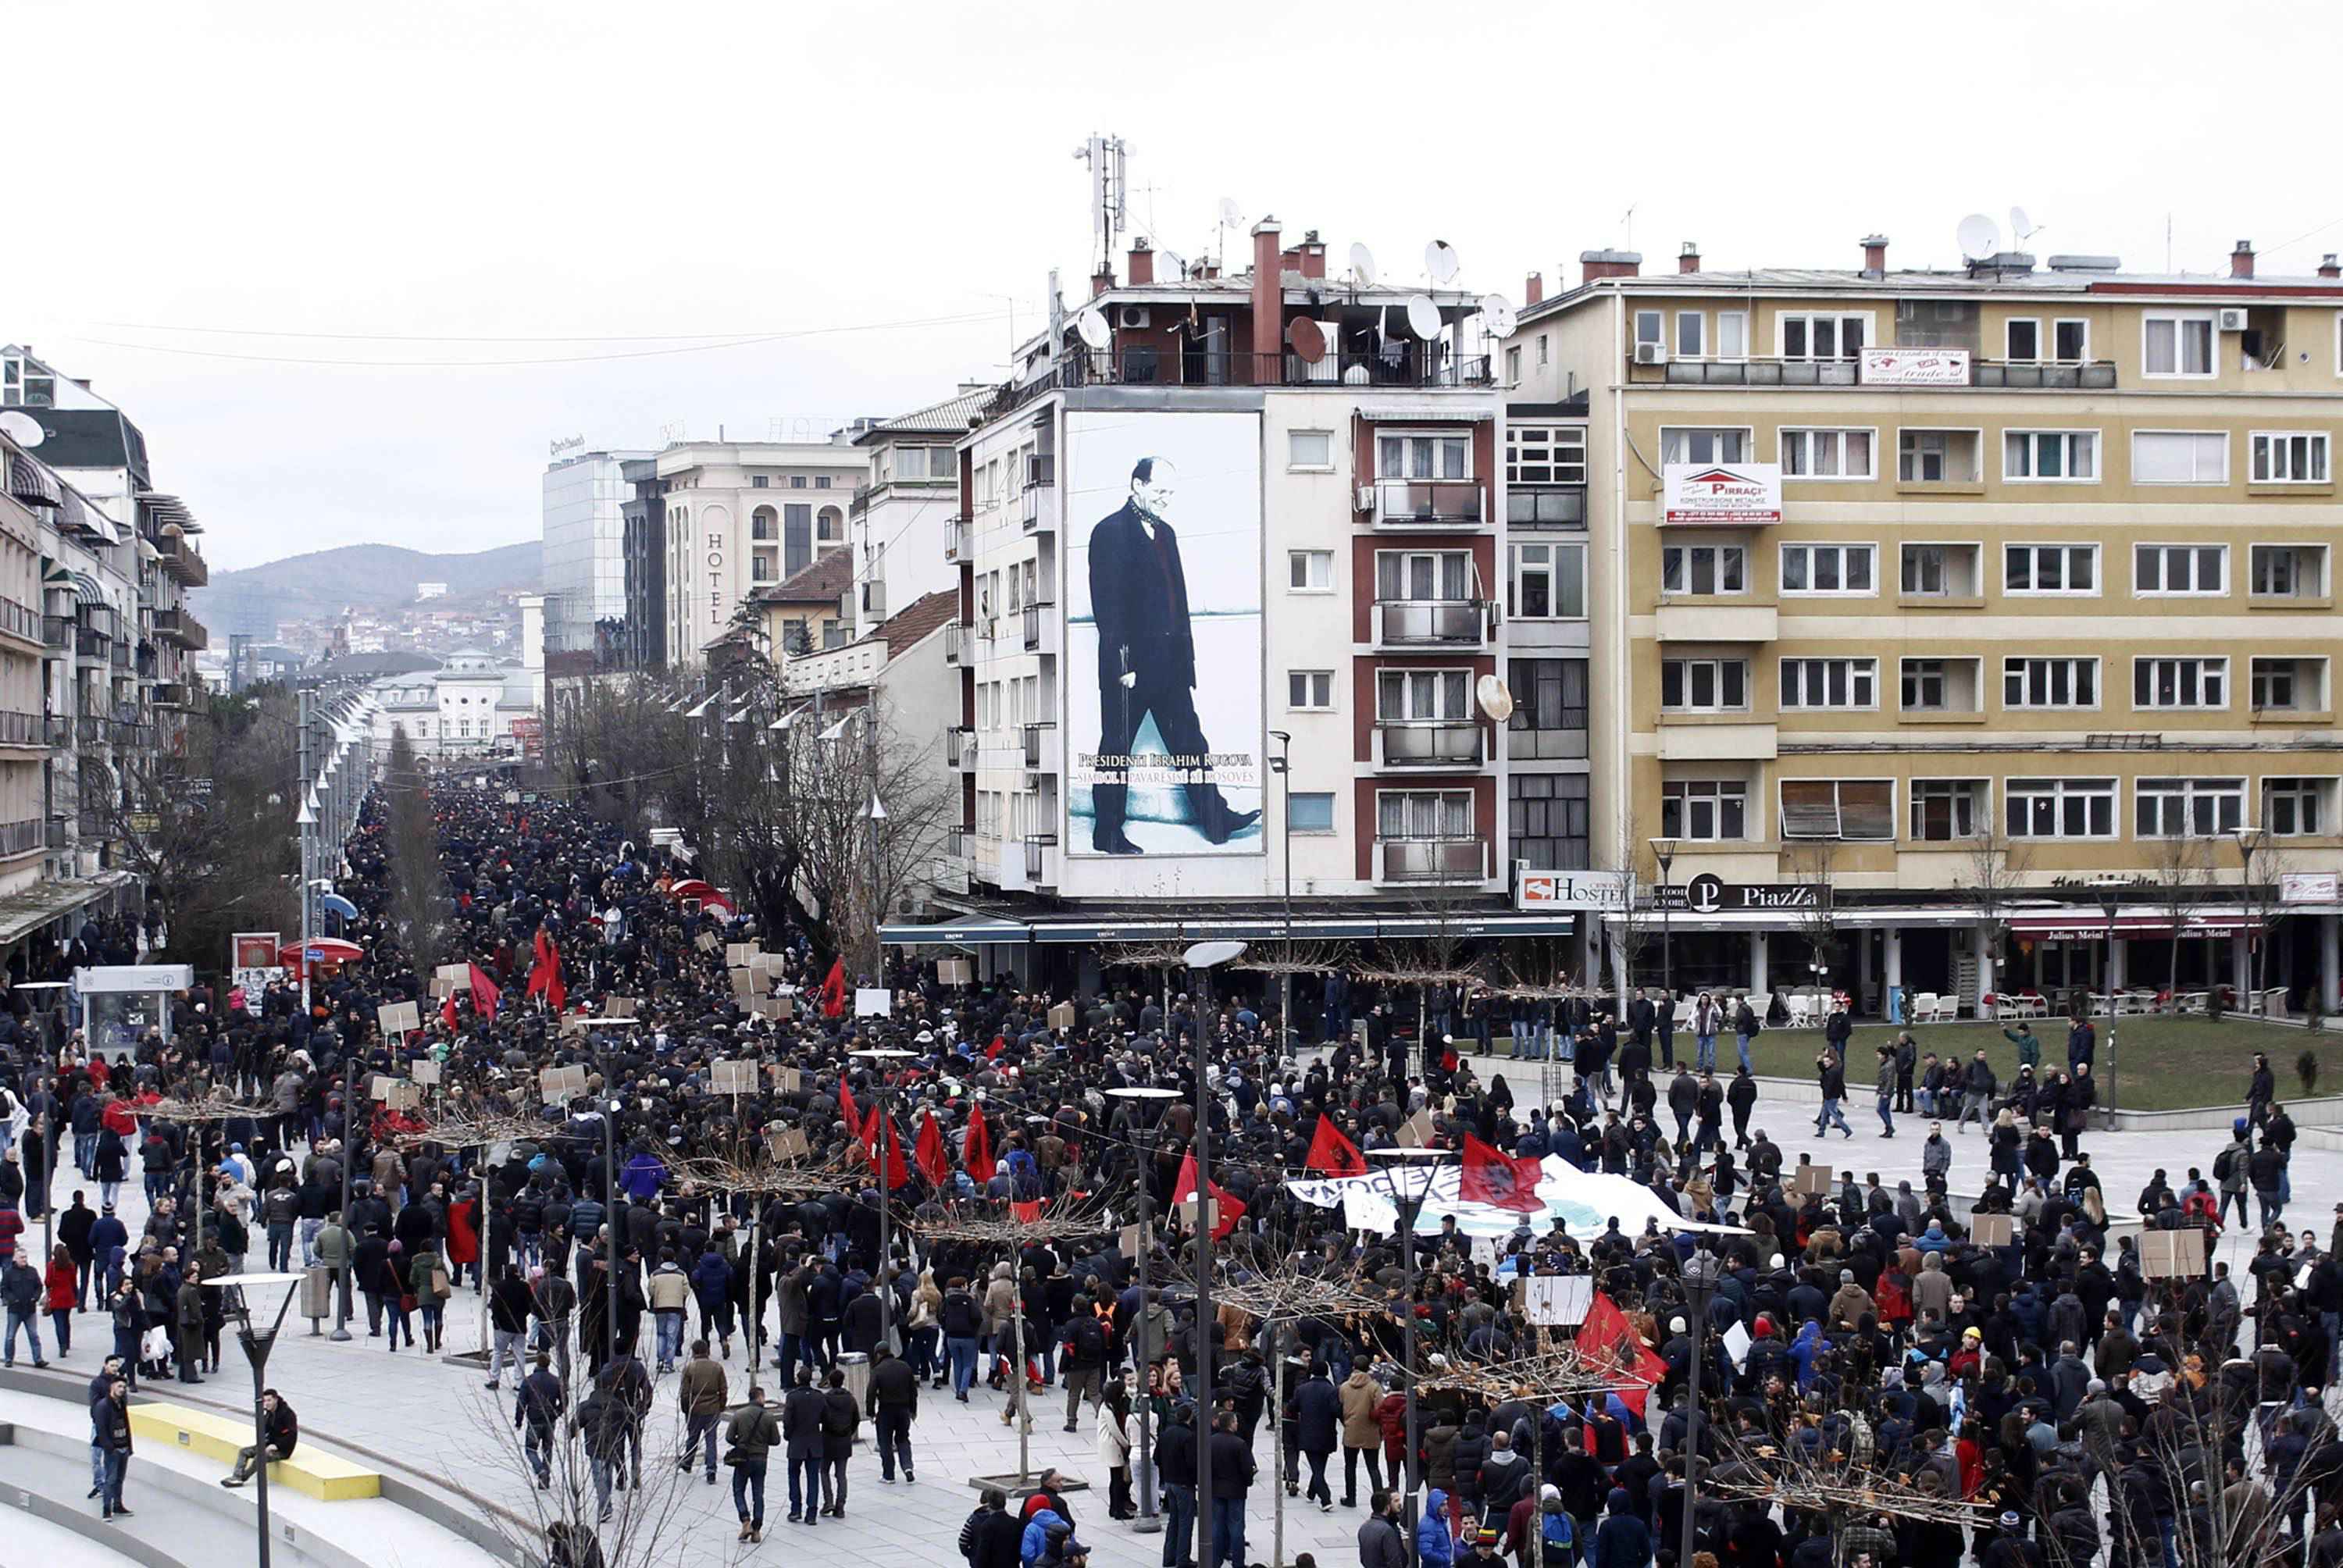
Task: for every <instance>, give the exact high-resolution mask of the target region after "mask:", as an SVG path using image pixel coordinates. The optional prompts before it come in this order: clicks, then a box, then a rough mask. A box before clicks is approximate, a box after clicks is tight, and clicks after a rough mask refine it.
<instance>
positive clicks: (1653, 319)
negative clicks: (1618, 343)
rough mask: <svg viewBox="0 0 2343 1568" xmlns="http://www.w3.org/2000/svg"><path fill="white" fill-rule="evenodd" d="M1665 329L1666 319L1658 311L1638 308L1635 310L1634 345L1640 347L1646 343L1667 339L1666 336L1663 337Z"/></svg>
mask: <svg viewBox="0 0 2343 1568" xmlns="http://www.w3.org/2000/svg"><path fill="white" fill-rule="evenodd" d="M1666 330H1667V323H1666V320H1665V318H1664V317H1663V316H1662V314H1661V313H1660V312H1659V311H1656V310H1639V311H1637V312H1635V347H1638V348H1641V347H1644V345H1645V344H1647V343H1649V344H1654V345H1656V344H1664V343H1665V342H1666V341H1667V337H1665V333H1666Z"/></svg>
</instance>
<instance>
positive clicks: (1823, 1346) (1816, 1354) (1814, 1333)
mask: <svg viewBox="0 0 2343 1568" xmlns="http://www.w3.org/2000/svg"><path fill="white" fill-rule="evenodd" d="M1828 1349H1830V1342H1829V1341H1828V1340H1826V1339H1825V1338H1823V1326H1822V1324H1821V1323H1819V1322H1815V1320H1814V1319H1812V1318H1808V1319H1807V1320H1806V1321H1805V1323H1804V1324H1803V1325H1801V1326H1800V1327H1799V1329H1798V1337H1797V1338H1796V1339H1795V1340H1793V1341H1791V1342H1790V1359H1791V1360H1792V1361H1794V1362H1797V1363H1798V1392H1800V1393H1804V1392H1806V1391H1807V1390H1808V1389H1811V1388H1812V1387H1814V1386H1815V1362H1818V1361H1820V1360H1821V1359H1822V1355H1823V1352H1825V1351H1826V1350H1828Z"/></svg>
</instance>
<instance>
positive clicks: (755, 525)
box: [749, 507, 781, 544]
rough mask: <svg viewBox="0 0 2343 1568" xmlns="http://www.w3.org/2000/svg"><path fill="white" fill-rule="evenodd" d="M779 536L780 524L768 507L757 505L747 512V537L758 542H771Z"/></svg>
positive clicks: (775, 540) (771, 509)
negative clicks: (753, 509) (754, 508)
mask: <svg viewBox="0 0 2343 1568" xmlns="http://www.w3.org/2000/svg"><path fill="white" fill-rule="evenodd" d="M780 537H781V526H780V523H779V520H778V519H777V518H775V517H774V516H773V508H770V507H759V508H757V509H756V510H755V511H753V512H751V513H749V538H750V539H751V540H753V541H754V542H756V543H759V544H772V543H775V542H777V541H778V540H779V538H780Z"/></svg>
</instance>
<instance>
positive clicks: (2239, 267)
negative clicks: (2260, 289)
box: [2229, 239, 2254, 277]
mask: <svg viewBox="0 0 2343 1568" xmlns="http://www.w3.org/2000/svg"><path fill="white" fill-rule="evenodd" d="M2253 275H2254V242H2253V241H2252V240H2249V239H2241V240H2239V241H2237V249H2235V250H2233V251H2231V252H2230V253H2229V276H2231V277H2251V276H2253Z"/></svg>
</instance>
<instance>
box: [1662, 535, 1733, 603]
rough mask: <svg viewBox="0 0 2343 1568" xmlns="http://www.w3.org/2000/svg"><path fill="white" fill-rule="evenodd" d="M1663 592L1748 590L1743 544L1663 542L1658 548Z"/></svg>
mask: <svg viewBox="0 0 2343 1568" xmlns="http://www.w3.org/2000/svg"><path fill="white" fill-rule="evenodd" d="M1660 591H1661V592H1662V593H1684V594H1717V593H1746V592H1748V591H1749V549H1748V547H1747V546H1745V545H1666V546H1664V547H1662V548H1661V550H1660Z"/></svg>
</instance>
